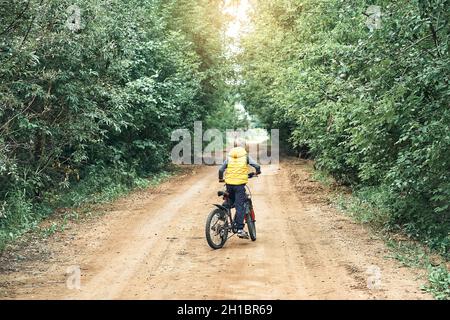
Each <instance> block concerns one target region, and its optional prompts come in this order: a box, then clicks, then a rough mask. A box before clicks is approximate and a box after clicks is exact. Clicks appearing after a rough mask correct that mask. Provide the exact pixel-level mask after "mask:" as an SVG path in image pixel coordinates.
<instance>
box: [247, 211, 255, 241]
mask: <svg viewBox="0 0 450 320" xmlns="http://www.w3.org/2000/svg"><path fill="white" fill-rule="evenodd" d="M247 228H248V233H249V234H250V239H252V241H255V240H256V224H255V221H253V219H252V215H251V214H250V212H248V213H247Z"/></svg>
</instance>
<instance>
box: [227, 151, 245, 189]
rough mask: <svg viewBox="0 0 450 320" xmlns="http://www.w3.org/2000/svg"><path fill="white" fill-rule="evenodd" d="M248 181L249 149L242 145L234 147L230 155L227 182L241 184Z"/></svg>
mask: <svg viewBox="0 0 450 320" xmlns="http://www.w3.org/2000/svg"><path fill="white" fill-rule="evenodd" d="M247 182H248V166H247V151H245V149H244V148H242V147H237V148H233V149H231V151H230V154H229V156H228V165H227V170H226V171H225V183H226V184H232V185H240V184H245V183H247Z"/></svg>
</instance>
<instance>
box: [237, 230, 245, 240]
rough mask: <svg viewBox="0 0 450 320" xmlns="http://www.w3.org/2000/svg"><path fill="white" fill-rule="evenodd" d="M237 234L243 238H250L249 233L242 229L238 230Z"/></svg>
mask: <svg viewBox="0 0 450 320" xmlns="http://www.w3.org/2000/svg"><path fill="white" fill-rule="evenodd" d="M237 236H238V237H239V238H241V239H248V233H247V232H246V231H244V230H242V229H240V230H238V231H237Z"/></svg>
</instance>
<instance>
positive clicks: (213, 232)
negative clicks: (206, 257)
mask: <svg viewBox="0 0 450 320" xmlns="http://www.w3.org/2000/svg"><path fill="white" fill-rule="evenodd" d="M205 234H206V241H207V242H208V245H209V246H210V247H211V248H213V249H220V248H222V247H223V246H224V244H225V242H226V241H227V239H228V223H227V218H226V213H225V212H224V211H223V210H220V209H214V210H213V211H211V213H210V214H209V215H208V218H207V219H206V226H205Z"/></svg>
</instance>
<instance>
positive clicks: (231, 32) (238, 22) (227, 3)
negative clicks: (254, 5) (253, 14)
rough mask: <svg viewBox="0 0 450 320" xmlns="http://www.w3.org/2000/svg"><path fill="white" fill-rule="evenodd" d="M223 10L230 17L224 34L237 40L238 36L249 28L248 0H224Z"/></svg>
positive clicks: (249, 4)
mask: <svg viewBox="0 0 450 320" xmlns="http://www.w3.org/2000/svg"><path fill="white" fill-rule="evenodd" d="M223 10H224V12H225V13H226V14H229V15H230V16H231V17H232V21H231V22H230V23H229V25H228V28H227V30H226V32H225V34H226V36H228V37H230V38H232V39H233V40H236V41H239V38H240V36H241V35H242V34H243V33H245V32H248V31H249V30H250V16H249V13H250V10H251V3H250V0H224V9H223Z"/></svg>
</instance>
